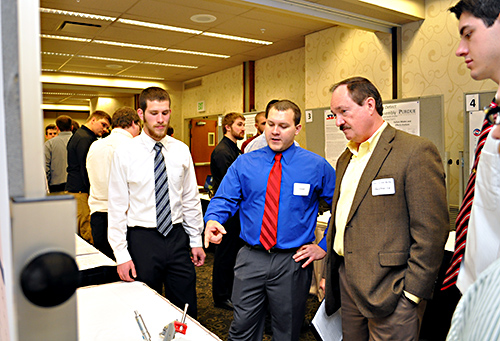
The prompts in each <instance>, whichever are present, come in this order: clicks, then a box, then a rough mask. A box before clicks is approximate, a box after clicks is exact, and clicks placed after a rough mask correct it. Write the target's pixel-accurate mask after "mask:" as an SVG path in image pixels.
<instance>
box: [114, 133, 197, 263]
mask: <svg viewBox="0 0 500 341" xmlns="http://www.w3.org/2000/svg"><path fill="white" fill-rule="evenodd" d="M160 142H161V143H162V144H163V148H162V153H163V156H164V158H165V165H166V168H167V175H168V189H169V197H170V208H171V211H172V223H173V224H177V223H182V224H183V227H184V230H185V231H186V233H187V234H188V236H189V240H190V247H191V248H193V247H202V237H201V234H202V232H203V216H202V211H201V202H200V195H199V192H198V185H197V183H196V175H195V172H194V166H193V160H192V158H191V154H190V152H189V148H188V147H187V146H186V145H185V144H184V143H182V142H181V141H178V140H176V139H174V138H173V137H170V136H165V137H164V138H163V139H162V140H161V141H160ZM155 143H156V141H155V140H153V139H152V138H151V137H149V136H148V135H147V134H146V133H145V132H144V131H143V132H142V133H141V135H139V136H138V137H136V138H134V139H132V140H131V141H130V142H129V143H127V144H125V145H122V146H119V147H118V148H117V149H116V150H115V153H114V156H113V162H112V163H111V172H110V177H109V188H108V189H109V195H108V240H109V243H110V245H111V247H112V248H113V252H114V254H115V257H116V261H117V263H118V264H123V263H125V262H127V261H129V260H131V257H130V254H129V252H128V250H127V239H126V233H127V226H141V227H146V228H156V201H155V179H154V169H153V168H154V158H155V151H154V146H155ZM145 247H147V245H145Z"/></svg>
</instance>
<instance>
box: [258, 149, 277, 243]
mask: <svg viewBox="0 0 500 341" xmlns="http://www.w3.org/2000/svg"><path fill="white" fill-rule="evenodd" d="M280 187H281V154H280V153H278V154H276V155H275V156H274V164H273V167H272V168H271V172H270V173H269V178H268V179H267V189H266V203H265V205H264V216H263V217H262V228H261V230H260V242H261V243H262V245H263V246H264V248H265V249H266V250H269V249H270V248H272V247H273V246H274V245H276V235H277V231H278V211H279V201H280Z"/></svg>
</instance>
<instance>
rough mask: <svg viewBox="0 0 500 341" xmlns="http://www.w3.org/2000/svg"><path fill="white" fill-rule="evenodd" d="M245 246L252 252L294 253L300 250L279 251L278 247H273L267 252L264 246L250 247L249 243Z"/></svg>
mask: <svg viewBox="0 0 500 341" xmlns="http://www.w3.org/2000/svg"><path fill="white" fill-rule="evenodd" d="M245 246H246V247H248V248H249V249H251V250H259V251H264V252H268V253H292V252H295V251H297V250H298V249H300V248H299V247H294V248H291V249H278V248H276V247H272V248H270V249H269V250H266V249H265V248H264V247H263V246H262V245H250V244H248V243H245Z"/></svg>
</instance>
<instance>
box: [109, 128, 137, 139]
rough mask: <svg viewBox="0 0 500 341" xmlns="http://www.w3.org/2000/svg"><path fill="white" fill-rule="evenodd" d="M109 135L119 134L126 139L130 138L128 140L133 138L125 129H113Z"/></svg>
mask: <svg viewBox="0 0 500 341" xmlns="http://www.w3.org/2000/svg"><path fill="white" fill-rule="evenodd" d="M111 134H116V135H118V134H120V135H123V136H126V137H130V138H133V136H132V134H130V133H129V132H128V131H126V130H125V129H123V128H113V130H111V133H110V135H111Z"/></svg>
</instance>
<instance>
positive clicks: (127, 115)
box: [112, 107, 141, 129]
mask: <svg viewBox="0 0 500 341" xmlns="http://www.w3.org/2000/svg"><path fill="white" fill-rule="evenodd" d="M132 123H135V124H137V125H140V123H141V119H140V118H139V115H138V114H137V112H136V111H135V110H134V109H133V108H131V107H121V108H120V109H118V110H116V111H115V113H114V114H113V122H112V127H113V128H123V129H125V128H128V127H130V126H131V125H132Z"/></svg>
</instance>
